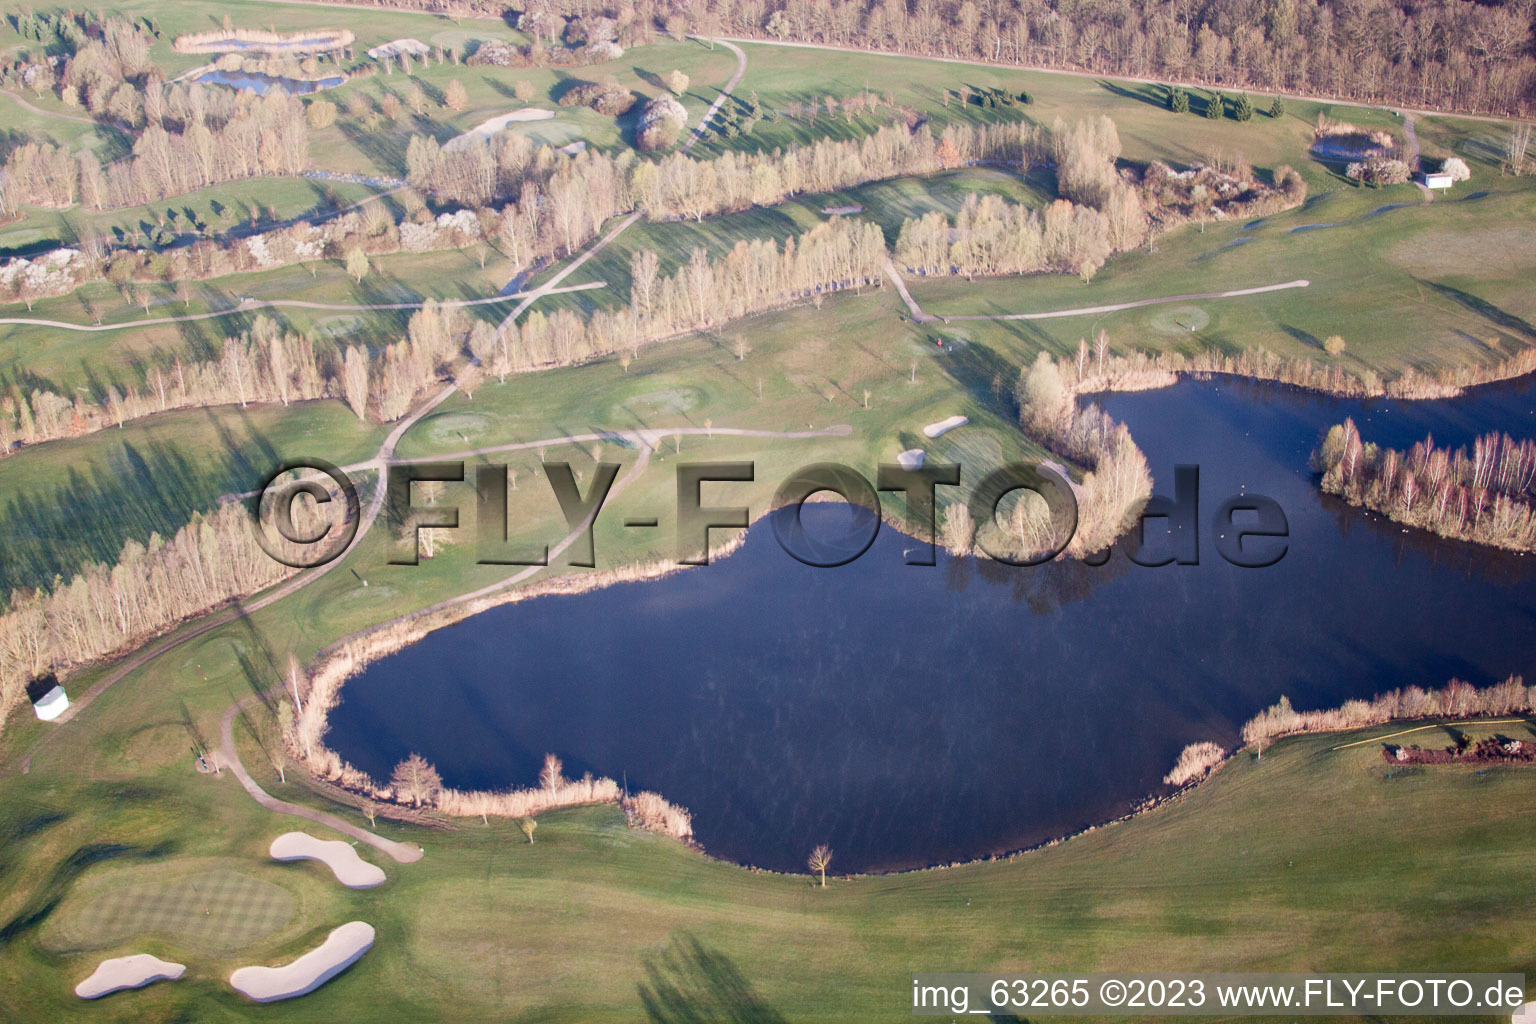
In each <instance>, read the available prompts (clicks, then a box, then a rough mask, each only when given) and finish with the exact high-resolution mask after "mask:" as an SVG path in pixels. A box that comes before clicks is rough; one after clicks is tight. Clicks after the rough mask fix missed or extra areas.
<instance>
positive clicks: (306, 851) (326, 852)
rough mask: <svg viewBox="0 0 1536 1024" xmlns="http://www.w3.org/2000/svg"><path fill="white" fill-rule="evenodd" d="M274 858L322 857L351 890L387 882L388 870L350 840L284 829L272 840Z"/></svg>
mask: <svg viewBox="0 0 1536 1024" xmlns="http://www.w3.org/2000/svg"><path fill="white" fill-rule="evenodd" d="M270 852H271V854H272V859H273V860H318V861H320V862H321V863H322V864H324V865H325V866H326V867H328V868H330V869H331V873H332V874H334V875H335V876H336V880H337V881H338V882H340V883H341V884H342V885H344V886H346V887H347V888H348V889H371V888H373V887H374V886H376V885H382V884H384V870H383V869H382V868H379V867H376V866H375V865H373V864H369V863H368V862H367V861H365V860H363V858H361V857H359V856H358V855H357V851H356V850H355V849H353V848H352V845H351V844H350V843H344V842H342V841H341V840H339V839H332V840H329V841H327V840H323V839H316V838H315V837H314V836H312V835H310V834H309V833H308V832H284V833H283V834H282V835H280V836H278V837H277V838H276V839H274V840H272V849H271V851H270Z"/></svg>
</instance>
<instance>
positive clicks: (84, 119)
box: [0, 89, 103, 128]
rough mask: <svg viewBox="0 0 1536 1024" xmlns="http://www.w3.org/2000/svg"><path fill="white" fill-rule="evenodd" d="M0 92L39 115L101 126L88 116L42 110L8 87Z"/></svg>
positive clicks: (94, 126) (96, 126)
mask: <svg viewBox="0 0 1536 1024" xmlns="http://www.w3.org/2000/svg"><path fill="white" fill-rule="evenodd" d="M0 92H4V93H5V95H7V96H9V97H10V98H11V99H13V100H15V101H16V102H17V103H20V104H21V105H22V106H23V107H24V108H26V109H27V110H30V111H32V113H34V114H37V115H39V116H41V117H56V118H58V119H59V120H60V121H78V122H79V123H80V124H88V125H90V126H91V127H93V128H101V127H103V126H102V125H100V124H97V123H96V121H95V120H93V119H92V118H89V117H80V116H78V115H76V114H55V113H54V112H53V111H51V110H44V109H43V108H42V107H34V106H33V105H32V104H30V103H28V102H27V101H26V100H24V99H22V98H21V97H20V96H18V95H16V94H15V93H13V92H11V91H10V90H9V89H4V90H0Z"/></svg>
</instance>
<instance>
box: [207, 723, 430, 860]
mask: <svg viewBox="0 0 1536 1024" xmlns="http://www.w3.org/2000/svg"><path fill="white" fill-rule="evenodd" d="M256 699H257V698H256V697H255V696H250V697H247V698H245V699H244V700H242V701H240V702H239V703H237V704H235V705H234V706H232V707H231V708H230V709H229V710H228V711H226V712H224V720H223V721H222V722H220V723H219V762H220V764H221V765H222V766H223V767H225V768H228V769H229V770H230V771H231V772H233V773H234V776H235V778H237V779H239V780H240V785H242V786H244V787H245V791H246V792H247V793H249V794H250V795H251V799H253V800H255V801H256V802H257V803H258V804H261V806H263V807H265V808H266V809H267V810H269V811H272V812H274V813H276V814H291V815H293V816H294V817H296V818H303V819H304V820H306V821H312V822H314V823H315V824H317V825H324V826H325V827H326V828H332V829H335V830H336V831H337V832H340V833H342V834H343V835H348V836H351V837H352V838H353V839H356V840H358V841H360V842H364V843H367V844H368V845H369V846H372V847H373V848H375V849H377V850H382V851H383V852H384V853H387V854H389V855H390V856H391V857H393V858H394V859H395V860H396V861H397V862H399V863H401V864H411V863H413V862H415V861H418V860H421V858H422V855H423V851H422V849H421V847H419V846H411V845H407V844H405V843H397V842H395V841H394V840H393V839H385V838H384V837H383V836H379V835H374V834H373V833H372V832H369V831H368V830H367V829H365V828H359V827H358V826H356V825H354V824H352V823H351V822H349V821H343V820H342V819H341V818H338V817H336V815H334V814H327V813H326V812H324V811H317V810H315V809H314V808H312V807H304V806H302V805H300V804H291V803H288V802H287V801H286V800H279V799H278V798H277V797H275V796H273V795H272V794H271V793H268V792H267V791H266V790H264V789H262V788H261V786H259V785H258V784H257V783H256V780H255V779H253V778H251V773H250V772H248V771H246V770H245V765H243V764H241V763H240V754H239V752H238V751H237V750H236V748H235V716H236V715H238V714H239V713H240V712H241V711H242V710H244V709H245V708H246V707H247V706H248V705H250V704H252V703H254V702H255V701H256Z"/></svg>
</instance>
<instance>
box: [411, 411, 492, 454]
mask: <svg viewBox="0 0 1536 1024" xmlns="http://www.w3.org/2000/svg"><path fill="white" fill-rule="evenodd" d="M488 426H489V420H488V419H487V418H486V417H485V416H482V415H481V414H479V413H474V412H458V413H447V414H444V415H441V416H433V417H431V418H430V419H428V420H426V421H425V422H424V423H422V424H421V426H420V428H419V429H421V430H423V431H425V432H426V435H427V438H428V439H429V440H430V441H431V442H432V444H434V445H438V446H444V445H446V446H447V447H449V448H453V447H456V446H462V445H464V444H466V443H468V442H470V441H473V440H475V439H476V438H478V437H480V436H481V435H482V434H484V433H485V431H486V428H487V427H488Z"/></svg>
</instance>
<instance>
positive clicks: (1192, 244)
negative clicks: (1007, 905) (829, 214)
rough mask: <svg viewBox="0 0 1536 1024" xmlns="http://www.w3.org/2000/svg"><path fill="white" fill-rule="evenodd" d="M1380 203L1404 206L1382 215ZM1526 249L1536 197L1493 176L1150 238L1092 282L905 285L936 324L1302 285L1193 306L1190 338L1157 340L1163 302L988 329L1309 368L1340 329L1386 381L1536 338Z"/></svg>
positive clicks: (1484, 357) (1352, 196) (1532, 264)
mask: <svg viewBox="0 0 1536 1024" xmlns="http://www.w3.org/2000/svg"><path fill="white" fill-rule="evenodd" d="M1484 189H1486V192H1485V194H1482V195H1478V192H1480V191H1484ZM1391 204H1406V205H1400V206H1397V207H1396V208H1392V209H1386V208H1385V207H1387V206H1389V205H1391ZM1312 225H1333V226H1318V227H1312ZM1533 252H1536V192H1532V191H1531V189H1530V188H1529V187H1527V186H1526V185H1525V184H1524V183H1520V182H1516V181H1514V180H1513V179H1505V180H1492V181H1485V182H1484V183H1483V184H1482V185H1480V186H1477V187H1475V188H1474V189H1470V190H1468V191H1467V192H1464V193H1462V195H1461V197H1460V198H1456V197H1442V198H1437V199H1436V200H1435V201H1434V202H1433V203H1431V204H1429V205H1420V204H1419V203H1418V192H1417V190H1415V189H1414V188H1413V187H1412V186H1397V187H1395V188H1391V189H1381V190H1365V191H1355V190H1348V191H1338V192H1332V193H1327V194H1325V195H1323V196H1321V197H1319V198H1317V199H1315V200H1312V201H1309V202H1308V203H1307V204H1306V205H1305V206H1304V207H1302V208H1301V209H1298V210H1293V211H1290V212H1287V213H1284V214H1280V215H1278V216H1274V217H1269V218H1266V219H1264V220H1263V221H1262V222H1260V223H1258V224H1256V225H1255V224H1252V222H1250V223H1247V224H1238V223H1231V224H1216V225H1210V226H1208V227H1207V228H1206V229H1205V230H1204V231H1203V232H1202V231H1200V230H1198V229H1196V228H1186V229H1183V230H1181V231H1179V232H1176V233H1174V234H1170V235H1167V236H1164V237H1162V238H1159V239H1157V240H1156V243H1155V245H1154V249H1153V251H1150V252H1149V251H1145V250H1143V251H1138V252H1135V253H1130V254H1126V255H1124V256H1119V257H1116V258H1114V259H1112V260H1111V261H1110V262H1109V263H1108V264H1106V265H1105V267H1104V269H1103V270H1102V271H1101V272H1100V273H1099V275H1098V276H1097V277H1095V278H1094V280H1093V282H1092V283H1091V284H1089V285H1084V284H1083V283H1082V282H1081V281H1079V280H1077V279H1076V278H1071V277H1067V276H1063V275H1056V276H1040V277H1032V278H1027V279H1022V280H1021V279H1018V278H1000V279H990V280H981V279H978V280H977V281H974V282H968V281H966V280H964V279H957V278H946V279H939V280H923V279H911V280H909V287H910V288H911V290H912V293H913V295H914V296H915V297H916V298H917V299H918V301H919V302H920V303H922V305H923V308H924V309H925V310H926V311H928V312H930V313H935V314H939V315H948V314H978V313H981V314H985V313H1029V312H1039V311H1050V310H1063V309H1074V308H1081V307H1089V306H1099V305H1108V304H1113V303H1118V302H1126V301H1135V300H1138V299H1143V298H1154V297H1159V296H1173V295H1181V294H1199V293H1209V292H1219V291H1228V290H1233V289H1240V288H1249V287H1255V286H1262V285H1270V284H1280V283H1282V282H1286V281H1293V280H1298V279H1307V280H1310V281H1311V282H1312V283H1311V286H1310V287H1308V288H1305V289H1297V290H1292V291H1283V292H1274V293H1269V294H1265V295H1253V296H1245V297H1241V298H1235V299H1222V300H1211V301H1201V302H1198V303H1197V306H1198V308H1199V310H1200V311H1201V313H1202V314H1203V315H1204V316H1205V317H1208V318H1209V319H1208V322H1207V323H1206V324H1205V325H1204V326H1203V327H1201V328H1199V329H1198V330H1196V331H1194V332H1190V331H1187V330H1170V329H1169V326H1170V325H1169V324H1168V322H1167V319H1168V307H1166V306H1151V307H1143V308H1140V309H1134V310H1127V311H1121V312H1115V313H1107V314H1100V315H1090V316H1081V317H1072V318H1067V319H1052V320H1035V321H1023V322H1013V323H1010V324H996V325H991V326H990V330H993V331H1002V332H1007V333H1010V334H1013V335H1014V336H1015V337H1016V338H1017V339H1018V341H1019V343H1022V344H1037V345H1047V346H1051V347H1055V348H1058V349H1061V348H1069V347H1072V346H1075V345H1076V342H1077V339H1078V338H1081V337H1089V338H1091V337H1092V336H1093V335H1094V334H1095V333H1096V332H1098V331H1099V330H1101V329H1103V330H1107V331H1108V332H1109V335H1110V338H1111V339H1112V341H1113V342H1115V343H1116V344H1117V345H1118V346H1120V347H1123V348H1128V349H1139V350H1151V351H1165V350H1179V351H1183V352H1185V353H1187V354H1193V353H1195V352H1198V351H1201V350H1207V349H1215V350H1217V351H1224V352H1229V353H1235V352H1237V351H1239V350H1243V349H1253V348H1266V349H1268V350H1269V351H1272V352H1277V353H1280V354H1282V355H1287V356H1292V355H1295V356H1304V357H1307V358H1310V359H1313V360H1315V361H1319V362H1323V361H1327V359H1328V357H1327V356H1326V355H1324V353H1323V351H1322V340H1323V339H1324V338H1327V337H1328V336H1329V335H1332V334H1339V335H1341V336H1342V337H1343V338H1344V339H1345V341H1346V342H1347V343H1348V346H1349V348H1348V350H1347V351H1346V353H1345V355H1344V356H1343V357H1342V359H1341V363H1342V365H1343V366H1344V367H1345V368H1346V369H1348V370H1350V371H1351V372H1353V373H1357V374H1358V373H1360V372H1362V371H1364V370H1372V371H1375V372H1377V373H1379V374H1382V375H1383V376H1386V377H1395V376H1396V375H1398V374H1400V373H1402V372H1403V371H1404V370H1405V369H1408V368H1414V369H1416V370H1422V371H1430V372H1432V371H1434V370H1436V369H1438V368H1440V367H1443V366H1448V365H1449V366H1461V365H1483V364H1489V363H1494V362H1497V361H1498V360H1500V359H1502V358H1504V357H1506V356H1508V355H1511V354H1513V353H1514V352H1517V351H1519V350H1521V349H1523V348H1526V347H1528V346H1530V345H1531V344H1533V343H1536V328H1533V326H1532V325H1533V323H1536V296H1533V295H1532V293H1531V290H1530V289H1529V287H1527V282H1528V281H1529V278H1530V275H1531V272H1532V270H1533V269H1536V257H1533V256H1532V253H1533ZM969 326H975V325H974V324H973V325H969Z"/></svg>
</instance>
